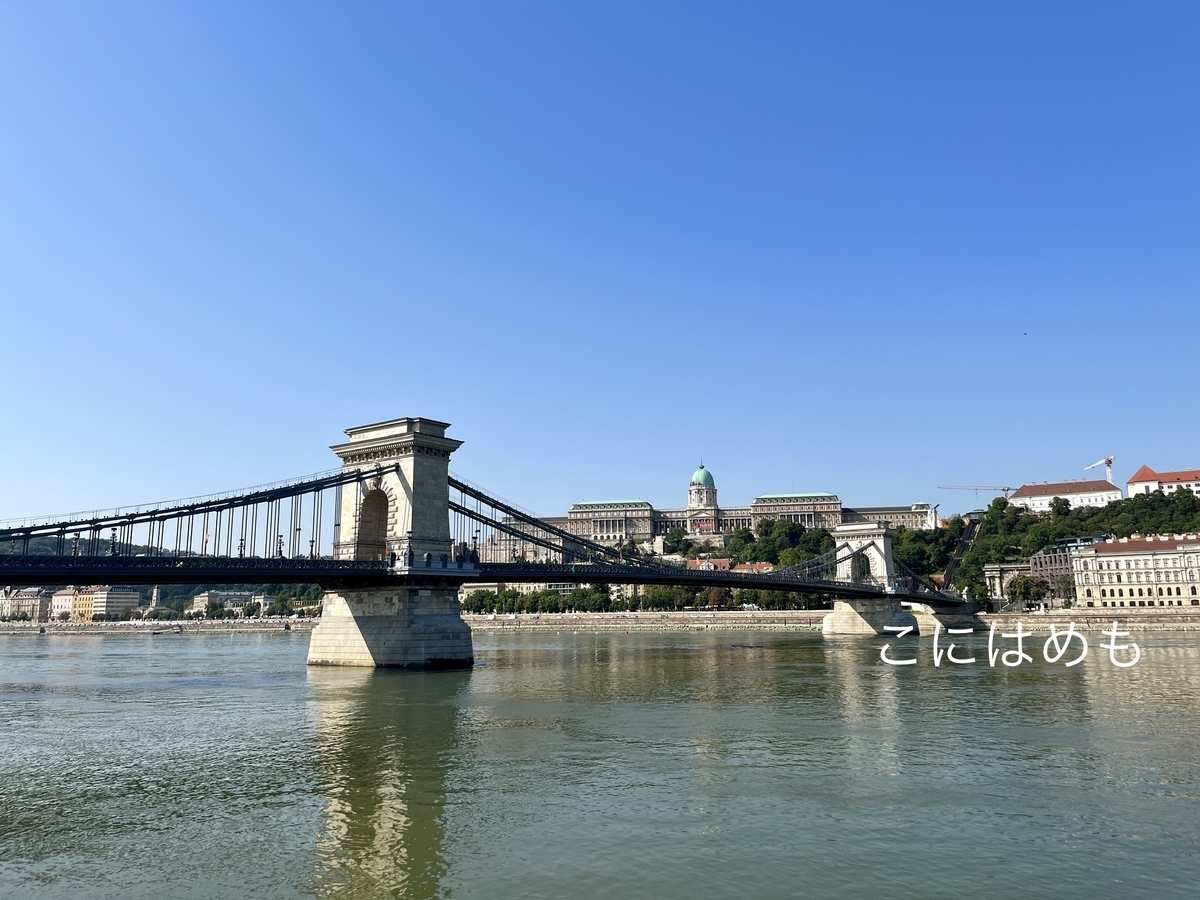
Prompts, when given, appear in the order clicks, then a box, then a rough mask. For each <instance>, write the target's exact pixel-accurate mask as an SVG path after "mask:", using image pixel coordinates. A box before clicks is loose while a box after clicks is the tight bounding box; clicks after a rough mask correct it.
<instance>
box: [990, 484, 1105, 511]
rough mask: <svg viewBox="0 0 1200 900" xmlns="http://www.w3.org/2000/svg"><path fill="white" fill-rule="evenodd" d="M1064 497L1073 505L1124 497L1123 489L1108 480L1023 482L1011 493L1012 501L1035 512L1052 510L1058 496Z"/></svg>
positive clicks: (1079, 505)
mask: <svg viewBox="0 0 1200 900" xmlns="http://www.w3.org/2000/svg"><path fill="white" fill-rule="evenodd" d="M1057 497H1062V498H1063V499H1064V500H1067V501H1068V502H1069V503H1070V504H1071V507H1072V508H1077V507H1081V506H1093V507H1096V506H1107V505H1108V504H1109V503H1112V502H1113V501H1114V500H1120V499H1122V495H1121V489H1120V488H1119V487H1116V486H1115V485H1113V484H1110V483H1109V482H1107V481H1087V480H1080V481H1057V482H1048V481H1043V482H1042V483H1041V484H1023V485H1021V486H1020V487H1019V488H1017V489H1016V490H1015V491H1014V492H1013V493H1012V494H1011V495H1009V498H1008V502H1009V503H1011V504H1012V505H1013V506H1020V507H1023V508H1024V509H1027V510H1029V511H1030V512H1034V513H1044V512H1050V505H1051V504H1052V503H1053V502H1054V500H1055V498H1057Z"/></svg>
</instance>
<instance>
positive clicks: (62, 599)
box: [50, 587, 75, 622]
mask: <svg viewBox="0 0 1200 900" xmlns="http://www.w3.org/2000/svg"><path fill="white" fill-rule="evenodd" d="M74 597H75V588H73V587H68V588H63V589H62V590H61V591H55V592H54V593H53V594H52V595H51V597H50V620H51V621H53V622H57V621H58V620H59V619H61V618H63V613H66V614H67V615H68V616H69V615H71V600H72V599H74Z"/></svg>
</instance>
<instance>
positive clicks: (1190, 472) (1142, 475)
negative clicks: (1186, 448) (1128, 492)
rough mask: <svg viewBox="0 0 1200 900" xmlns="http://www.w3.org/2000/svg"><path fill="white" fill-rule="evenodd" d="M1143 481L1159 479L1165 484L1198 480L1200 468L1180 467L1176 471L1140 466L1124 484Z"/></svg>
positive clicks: (1199, 478) (1199, 479)
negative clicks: (1155, 469) (1159, 470)
mask: <svg viewBox="0 0 1200 900" xmlns="http://www.w3.org/2000/svg"><path fill="white" fill-rule="evenodd" d="M1143 481H1161V482H1165V483H1166V484H1176V483H1178V482H1180V481H1200V469H1180V470H1178V471H1176V472H1155V471H1154V470H1153V469H1152V468H1150V467H1149V466H1142V467H1141V468H1140V469H1138V470H1137V471H1136V472H1134V473H1133V475H1132V476H1131V477H1130V479H1129V481H1127V482H1126V484H1137V483H1138V482H1143Z"/></svg>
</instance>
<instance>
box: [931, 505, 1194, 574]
mask: <svg viewBox="0 0 1200 900" xmlns="http://www.w3.org/2000/svg"><path fill="white" fill-rule="evenodd" d="M1197 531H1200V501H1198V500H1197V498H1196V496H1195V495H1194V494H1193V493H1192V492H1191V491H1189V490H1186V489H1184V490H1178V491H1175V492H1174V493H1172V494H1170V495H1165V494H1163V492H1162V491H1155V492H1154V493H1153V494H1139V495H1137V496H1134V497H1129V498H1128V499H1125V500H1115V501H1113V502H1112V503H1109V504H1108V505H1107V506H1102V507H1082V508H1078V509H1072V508H1071V506H1070V503H1069V502H1068V501H1067V500H1065V499H1063V498H1061V497H1060V498H1057V499H1056V500H1055V501H1054V503H1053V505H1052V508H1051V511H1050V514H1049V515H1044V514H1043V515H1035V514H1034V513H1030V512H1026V511H1025V510H1024V509H1022V508H1021V507H1018V506H1013V505H1012V504H1010V503H1009V502H1008V501H1007V500H1005V499H1004V498H1003V497H998V498H996V499H995V500H993V501H992V504H991V506H989V507H988V509H987V512H986V513H985V514H984V517H983V519H982V521H981V522H980V524H979V532H978V534H977V535H976V536H975V540H974V542H973V543H972V544H971V549H970V550H968V551H967V553H966V555H965V556H964V557H963V561H962V565H960V566H959V567H958V570H957V571H956V572H955V574H954V584H955V586H956V587H958V588H959V589H960V590H961V589H963V588H970V590H971V593H972V594H973V595H974V596H977V597H979V596H985V595H986V589H985V586H984V580H983V567H984V566H985V565H987V564H988V563H999V562H1010V561H1013V560H1022V559H1028V558H1029V557H1030V556H1032V555H1033V554H1034V553H1037V552H1038V551H1039V550H1041V549H1043V548H1044V547H1048V546H1050V545H1051V544H1053V543H1054V542H1055V541H1058V540H1063V539H1070V538H1081V537H1101V536H1105V535H1113V536H1114V537H1119V538H1120V537H1129V536H1130V535H1134V534H1166V533H1176V534H1181V533H1187V532H1197Z"/></svg>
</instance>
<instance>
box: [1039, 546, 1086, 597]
mask: <svg viewBox="0 0 1200 900" xmlns="http://www.w3.org/2000/svg"><path fill="white" fill-rule="evenodd" d="M1102 540H1104V538H1102V537H1088V538H1062V539H1060V540H1057V541H1055V542H1054V543H1053V544H1051V545H1050V546H1049V547H1043V548H1042V549H1041V550H1039V551H1038V552H1037V553H1035V554H1033V556H1031V557H1029V574H1030V576H1031V577H1033V578H1040V579H1042V580H1043V581H1045V582H1046V583H1047V584H1049V585H1050V587H1051V588H1052V589H1053V590H1054V591H1055V593H1056V594H1057V593H1058V584H1057V582H1058V579H1060V578H1062V577H1063V576H1064V575H1071V576H1074V574H1075V563H1074V558H1073V556H1072V554H1073V553H1074V552H1075V551H1076V550H1080V549H1082V548H1084V547H1090V546H1091V545H1092V544H1094V543H1096V542H1097V541H1102ZM1059 599H1070V598H1069V597H1065V598H1064V597H1062V596H1061V595H1060V596H1059Z"/></svg>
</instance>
